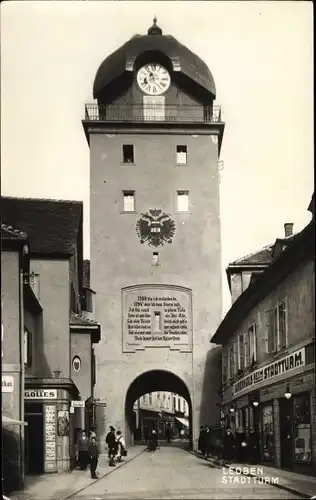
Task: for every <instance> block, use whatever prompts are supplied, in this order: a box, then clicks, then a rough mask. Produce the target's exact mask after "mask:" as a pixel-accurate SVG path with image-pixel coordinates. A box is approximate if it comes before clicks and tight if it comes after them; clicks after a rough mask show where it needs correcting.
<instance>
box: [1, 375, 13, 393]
mask: <svg viewBox="0 0 316 500" xmlns="http://www.w3.org/2000/svg"><path fill="white" fill-rule="evenodd" d="M13 388H14V383H13V377H12V376H11V375H2V380H1V392H13Z"/></svg>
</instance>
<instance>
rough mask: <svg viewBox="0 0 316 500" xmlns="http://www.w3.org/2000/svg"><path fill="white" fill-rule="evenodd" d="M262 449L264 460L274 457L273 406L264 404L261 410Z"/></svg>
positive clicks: (270, 459)
mask: <svg viewBox="0 0 316 500" xmlns="http://www.w3.org/2000/svg"><path fill="white" fill-rule="evenodd" d="M261 450H262V458H263V460H267V461H272V460H273V458H274V432H273V406H272V405H267V406H264V407H263V408H262V410H261Z"/></svg>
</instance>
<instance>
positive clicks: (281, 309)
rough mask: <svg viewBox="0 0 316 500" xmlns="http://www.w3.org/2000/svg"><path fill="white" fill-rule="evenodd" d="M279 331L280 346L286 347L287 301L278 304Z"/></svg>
mask: <svg viewBox="0 0 316 500" xmlns="http://www.w3.org/2000/svg"><path fill="white" fill-rule="evenodd" d="M278 331H279V339H278V345H279V347H281V348H282V347H286V310H285V302H280V303H279V305H278Z"/></svg>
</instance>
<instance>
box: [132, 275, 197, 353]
mask: <svg viewBox="0 0 316 500" xmlns="http://www.w3.org/2000/svg"><path fill="white" fill-rule="evenodd" d="M122 314H123V349H124V350H128V351H130V350H135V349H137V348H141V349H142V348H144V347H160V346H161V347H171V348H175V349H184V350H186V351H187V350H190V349H191V348H192V295H191V290H190V289H188V288H184V287H179V286H172V285H141V286H138V285H137V286H131V287H126V288H123V290H122Z"/></svg>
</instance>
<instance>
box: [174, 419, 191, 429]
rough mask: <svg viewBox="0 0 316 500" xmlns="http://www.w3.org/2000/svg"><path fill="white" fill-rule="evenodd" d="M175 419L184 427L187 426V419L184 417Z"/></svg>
mask: <svg viewBox="0 0 316 500" xmlns="http://www.w3.org/2000/svg"><path fill="white" fill-rule="evenodd" d="M176 419H177V420H178V421H179V422H180V424H182V425H184V427H189V421H188V420H187V419H186V418H181V417H176Z"/></svg>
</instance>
